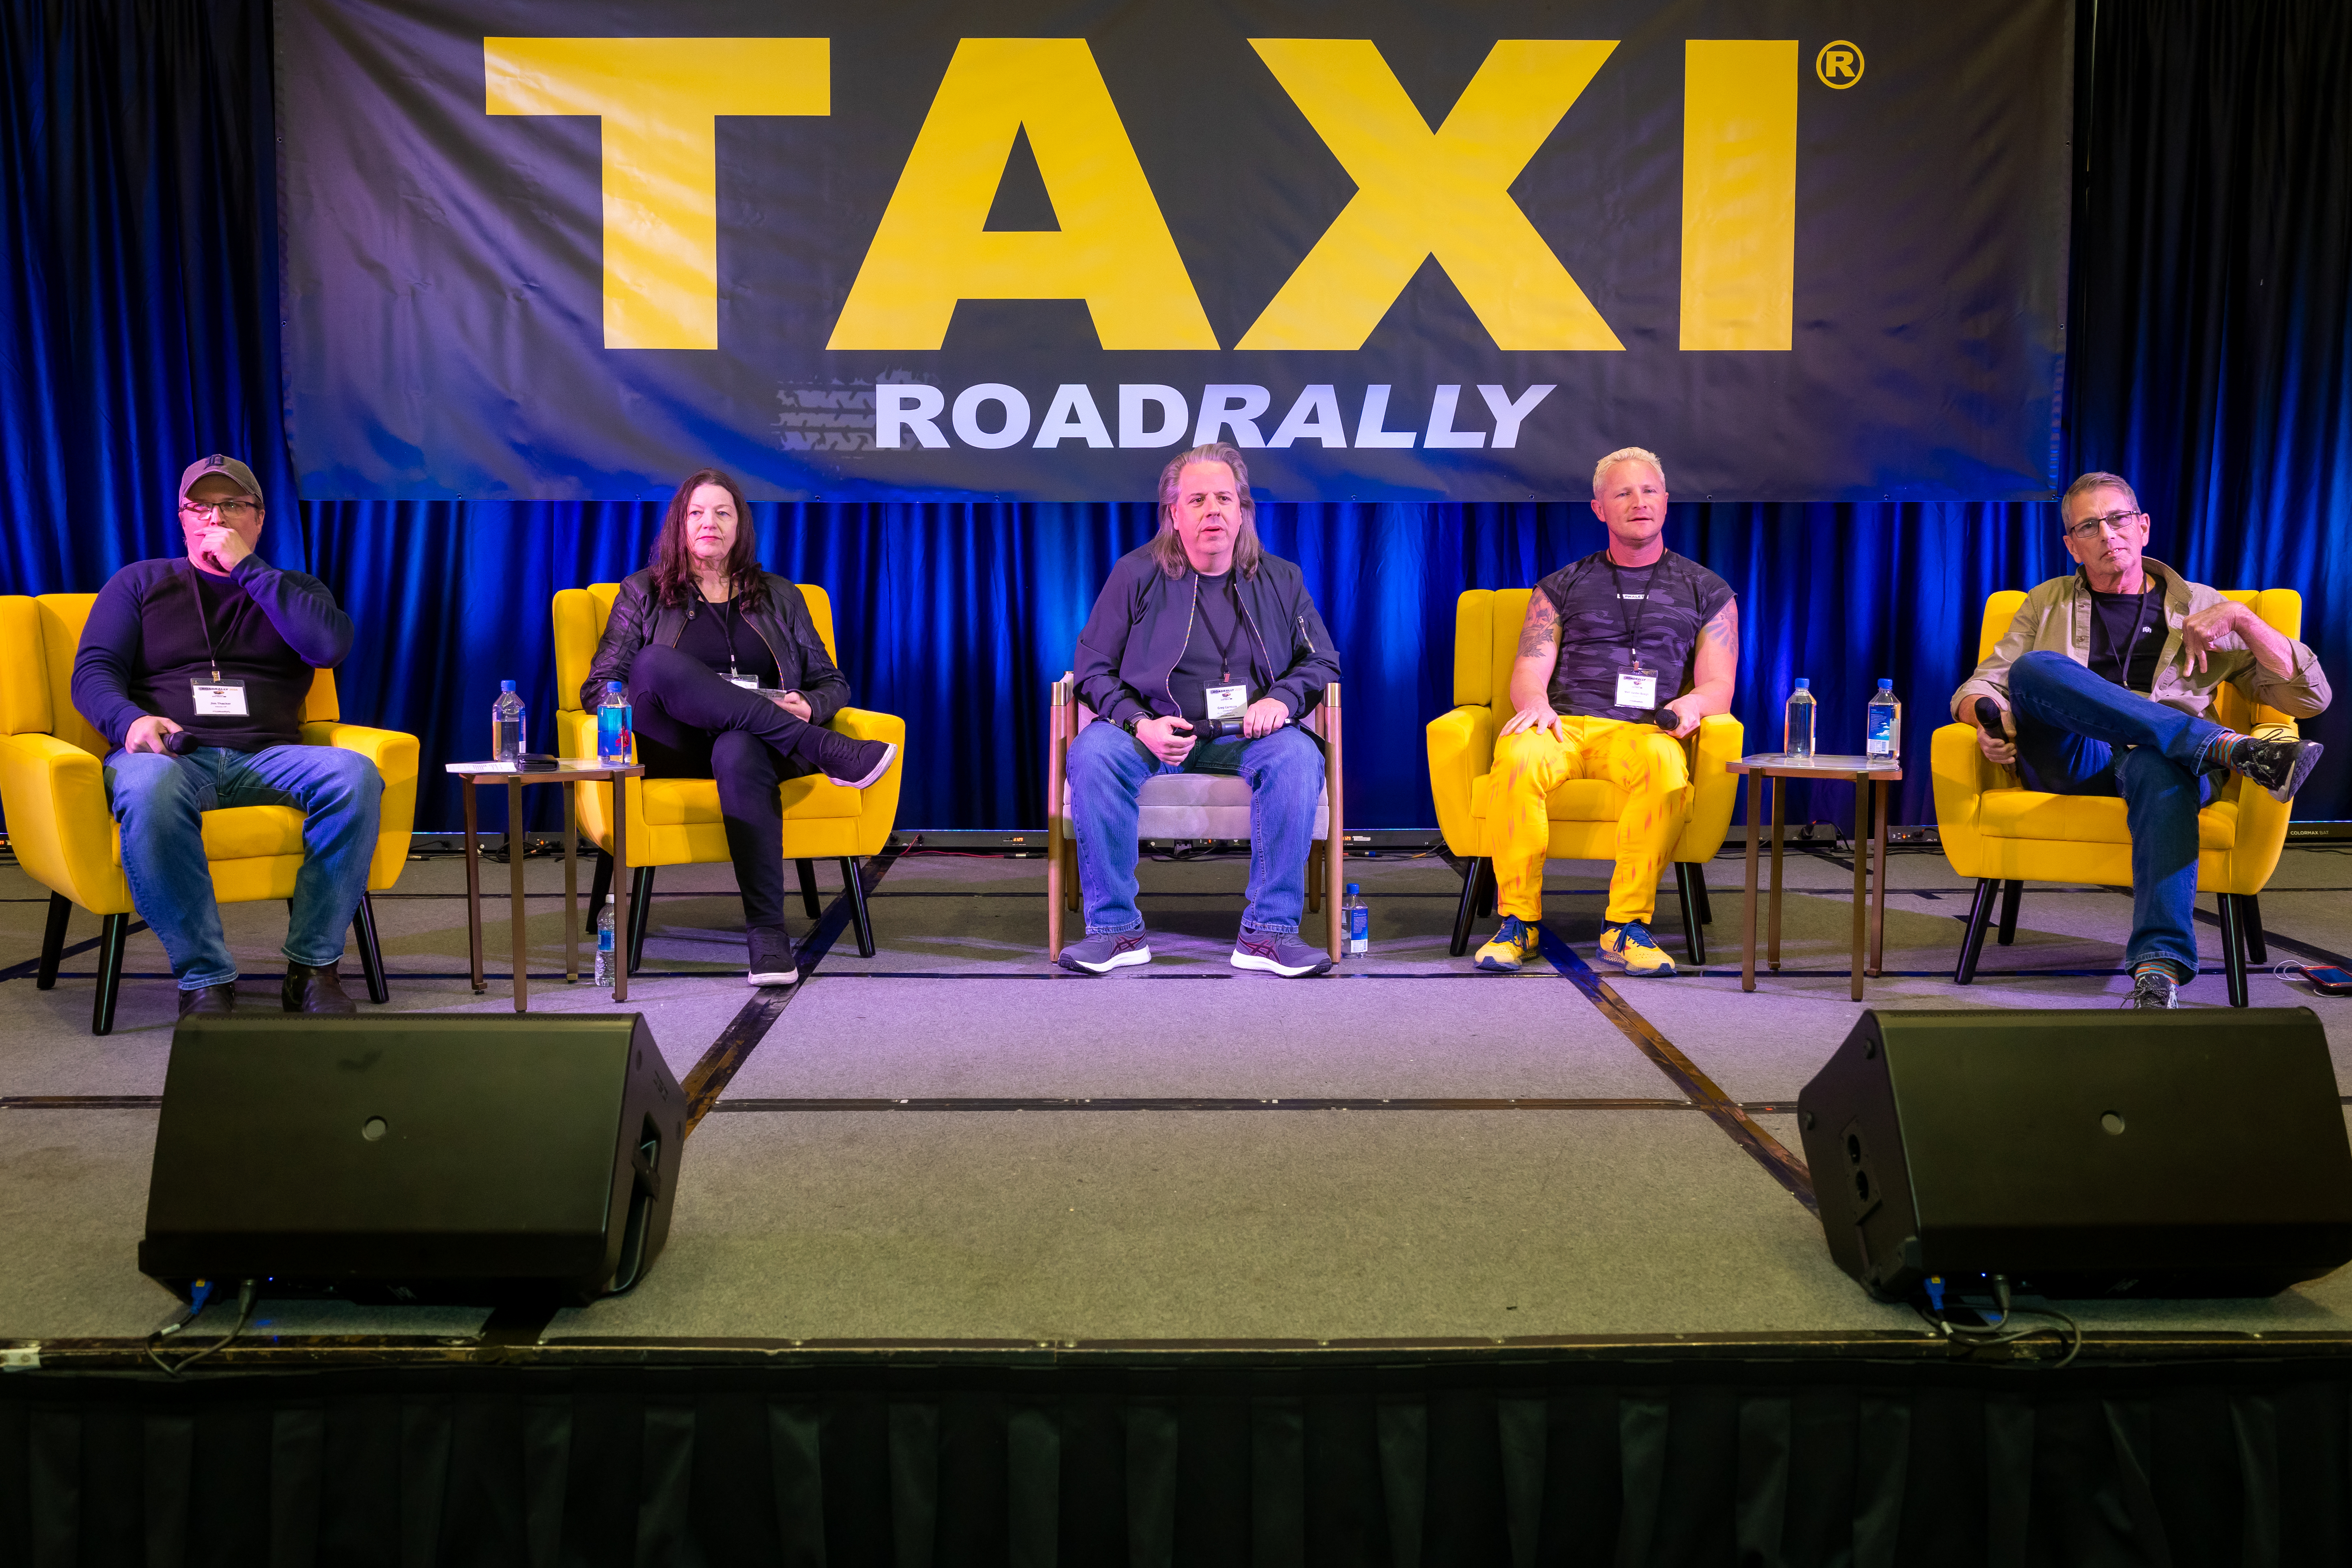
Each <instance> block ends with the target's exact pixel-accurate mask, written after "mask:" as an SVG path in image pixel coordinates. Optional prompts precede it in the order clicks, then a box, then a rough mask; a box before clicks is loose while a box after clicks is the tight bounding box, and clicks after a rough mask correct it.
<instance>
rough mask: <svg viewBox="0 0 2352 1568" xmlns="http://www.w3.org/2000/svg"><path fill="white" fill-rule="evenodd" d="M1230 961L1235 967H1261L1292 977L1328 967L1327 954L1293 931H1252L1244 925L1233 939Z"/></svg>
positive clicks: (1329, 957)
mask: <svg viewBox="0 0 2352 1568" xmlns="http://www.w3.org/2000/svg"><path fill="white" fill-rule="evenodd" d="M1233 965H1234V968H1235V969H1262V970H1264V971H1265V972H1266V973H1268V974H1281V975H1286V976H1288V977H1289V978H1291V979H1293V980H1296V979H1297V978H1298V977H1299V976H1300V975H1302V974H1320V973H1323V972H1324V971H1325V970H1327V969H1328V968H1330V967H1331V955H1330V954H1329V953H1328V952H1324V951H1323V950H1322V949H1321V948H1319V947H1309V946H1308V945H1307V943H1305V942H1301V941H1299V940H1298V933H1297V931H1253V930H1251V929H1250V928H1249V927H1248V926H1244V927H1242V933H1241V935H1239V936H1237V937H1235V938H1234V956H1233Z"/></svg>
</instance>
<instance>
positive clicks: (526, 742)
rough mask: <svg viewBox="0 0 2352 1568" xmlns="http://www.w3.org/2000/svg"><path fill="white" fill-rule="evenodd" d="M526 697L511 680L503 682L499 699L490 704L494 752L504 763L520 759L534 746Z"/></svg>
mask: <svg viewBox="0 0 2352 1568" xmlns="http://www.w3.org/2000/svg"><path fill="white" fill-rule="evenodd" d="M528 728H529V725H528V723H527V715H526V714H525V712H524V710H523V705H522V698H521V697H520V695H518V694H517V693H516V691H515V683H514V682H513V681H511V680H501V681H499V695H498V700H496V701H494V702H492V703H491V704H490V756H491V758H492V759H493V760H494V761H497V762H501V763H511V762H517V761H520V759H521V756H522V754H523V753H524V752H527V751H529V750H530V737H529V735H528V734H526V733H525V731H526V730H527V729H528Z"/></svg>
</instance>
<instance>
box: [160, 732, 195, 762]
mask: <svg viewBox="0 0 2352 1568" xmlns="http://www.w3.org/2000/svg"><path fill="white" fill-rule="evenodd" d="M163 749H164V750H165V751H166V752H170V753H172V755H173V756H175V757H184V756H186V755H187V754H188V753H189V752H193V751H194V750H195V749H196V738H195V737H194V735H191V734H189V733H188V732H187V731H185V730H174V731H172V732H171V733H170V734H168V735H166V736H164V737H163Z"/></svg>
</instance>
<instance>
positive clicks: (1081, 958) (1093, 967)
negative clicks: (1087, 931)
mask: <svg viewBox="0 0 2352 1568" xmlns="http://www.w3.org/2000/svg"><path fill="white" fill-rule="evenodd" d="M1056 962H1057V963H1060V964H1061V966H1062V967H1063V968H1065V969H1066V970H1068V971H1069V972H1070V973H1073V974H1108V973H1110V972H1111V971H1112V970H1114V969H1124V968H1126V967H1127V966H1128V965H1129V964H1130V963H1150V962H1151V943H1150V941H1149V940H1148V939H1147V938H1146V937H1145V936H1144V934H1143V928H1142V927H1141V926H1138V927H1136V928H1135V929H1134V930H1133V931H1099V932H1097V933H1096V934H1095V935H1093V936H1089V937H1083V938H1081V939H1079V940H1078V941H1076V942H1066V943H1065V944H1063V947H1062V956H1061V957H1060V958H1059V959H1058V960H1056Z"/></svg>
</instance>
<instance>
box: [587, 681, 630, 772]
mask: <svg viewBox="0 0 2352 1568" xmlns="http://www.w3.org/2000/svg"><path fill="white" fill-rule="evenodd" d="M632 712H633V710H632V709H631V708H630V707H629V700H628V699H627V698H625V697H624V696H622V695H621V683H620V682H619V681H617V680H608V681H606V682H604V701H602V702H599V703H598V704H596V760H597V761H598V762H600V763H607V764H609V765H611V766H614V767H626V766H628V764H629V742H630V739H631V735H630V731H632V730H634V729H635V725H634V724H633V723H632V722H631V715H632Z"/></svg>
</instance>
